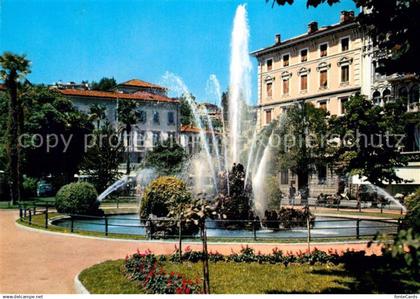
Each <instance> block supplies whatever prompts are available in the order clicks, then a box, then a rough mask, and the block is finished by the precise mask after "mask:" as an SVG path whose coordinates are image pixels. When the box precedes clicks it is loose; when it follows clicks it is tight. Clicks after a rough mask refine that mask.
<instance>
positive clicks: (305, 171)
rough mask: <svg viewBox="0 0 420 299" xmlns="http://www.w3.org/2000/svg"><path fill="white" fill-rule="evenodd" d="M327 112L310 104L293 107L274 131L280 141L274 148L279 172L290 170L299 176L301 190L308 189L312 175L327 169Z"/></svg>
mask: <svg viewBox="0 0 420 299" xmlns="http://www.w3.org/2000/svg"><path fill="white" fill-rule="evenodd" d="M327 116H328V112H327V111H325V110H323V109H320V108H316V107H314V106H313V104H311V103H301V104H299V105H294V106H292V107H291V108H290V109H289V110H288V112H287V115H286V116H285V118H284V119H283V120H280V121H279V125H278V126H277V128H275V129H274V133H275V134H277V135H278V136H279V137H280V140H279V141H280V142H279V144H278V146H277V147H276V148H275V153H276V157H278V160H277V168H278V170H280V169H290V170H291V171H292V172H293V173H295V174H296V175H297V176H298V189H302V188H306V187H307V186H308V179H309V175H310V174H311V173H313V171H314V170H315V169H316V167H317V166H320V165H325V161H326V157H327V153H328V150H329V147H328V144H327V143H326V142H325V137H326V135H327V133H328V130H329V128H328V121H327Z"/></svg>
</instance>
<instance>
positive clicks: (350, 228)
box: [53, 214, 397, 239]
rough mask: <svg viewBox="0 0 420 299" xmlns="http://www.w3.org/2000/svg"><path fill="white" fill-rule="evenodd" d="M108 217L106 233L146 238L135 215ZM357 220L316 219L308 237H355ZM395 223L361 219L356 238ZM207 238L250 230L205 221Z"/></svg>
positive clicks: (392, 228) (82, 223)
mask: <svg viewBox="0 0 420 299" xmlns="http://www.w3.org/2000/svg"><path fill="white" fill-rule="evenodd" d="M107 218H108V232H109V233H117V234H129V235H146V229H145V227H144V223H142V222H140V219H139V215H138V214H125V215H110V216H108V217H107ZM53 224H54V225H58V226H61V227H66V228H70V227H71V220H70V219H69V218H64V219H59V220H55V221H53ZM73 227H74V230H83V231H92V232H104V231H105V220H104V219H103V218H102V219H98V218H84V219H75V220H74V223H73ZM356 227H357V220H356V219H350V218H336V217H334V218H333V217H319V216H318V217H316V220H315V223H314V226H313V228H312V229H311V237H313V238H334V237H355V236H356V231H357V228H356ZM396 231H397V223H395V222H389V221H384V220H362V221H360V223H359V235H360V236H373V235H375V234H376V233H377V232H381V233H395V232H396ZM256 235H257V238H259V239H264V238H266V239H281V238H283V239H293V238H306V237H307V229H306V228H304V227H302V228H293V229H290V230H280V231H273V230H269V229H264V228H263V229H260V230H258V231H257V232H256ZM207 236H208V237H220V238H253V236H254V234H253V232H252V230H244V229H238V230H228V229H223V228H218V227H217V224H216V223H215V222H214V221H211V220H210V221H208V222H207Z"/></svg>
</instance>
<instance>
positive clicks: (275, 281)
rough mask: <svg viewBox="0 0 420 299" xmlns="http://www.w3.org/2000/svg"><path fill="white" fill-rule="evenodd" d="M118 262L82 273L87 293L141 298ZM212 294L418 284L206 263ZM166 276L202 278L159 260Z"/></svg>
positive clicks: (319, 270) (355, 269)
mask: <svg viewBox="0 0 420 299" xmlns="http://www.w3.org/2000/svg"><path fill="white" fill-rule="evenodd" d="M123 263H124V260H117V261H107V262H104V263H101V264H97V265H94V266H92V267H90V268H88V269H86V270H84V271H83V272H82V273H81V275H80V280H81V282H82V283H83V284H84V285H85V287H86V288H87V289H88V290H89V292H91V293H92V294H142V293H144V290H143V289H142V287H141V285H140V284H139V283H136V282H134V281H129V280H128V279H126V278H125V277H124V274H123V272H122V269H121V268H122V265H123ZM209 266H210V285H211V292H212V293H213V294H279V293H280V294H293V293H308V294H318V293H327V294H328V293H329V294H337V293H359V294H360V293H362V294H377V293H379V294H393V293H418V292H419V291H420V283H419V282H417V281H415V279H414V278H411V277H407V275H404V274H401V273H390V272H389V271H388V270H387V267H386V265H376V266H372V265H369V262H367V265H366V266H365V265H348V266H347V265H343V264H340V265H329V264H323V265H313V266H311V265H309V264H292V265H289V266H288V267H285V266H284V265H282V264H276V265H271V264H258V263H233V262H228V263H226V262H220V263H212V262H210V264H209ZM163 267H164V268H165V270H166V271H167V272H170V271H174V272H179V273H183V274H184V275H186V277H188V278H192V279H195V278H197V277H202V264H201V263H200V262H199V263H190V262H184V263H183V264H178V263H172V262H164V263H163Z"/></svg>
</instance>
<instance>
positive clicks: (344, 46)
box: [341, 37, 349, 52]
mask: <svg viewBox="0 0 420 299" xmlns="http://www.w3.org/2000/svg"><path fill="white" fill-rule="evenodd" d="M348 50H349V38H348V37H346V38H343V39H342V40H341V51H343V52H344V51H348Z"/></svg>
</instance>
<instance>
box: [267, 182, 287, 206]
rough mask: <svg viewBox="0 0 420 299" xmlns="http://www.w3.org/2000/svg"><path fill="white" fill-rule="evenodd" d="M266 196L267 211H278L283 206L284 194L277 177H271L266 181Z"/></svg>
mask: <svg viewBox="0 0 420 299" xmlns="http://www.w3.org/2000/svg"><path fill="white" fill-rule="evenodd" d="M265 193H266V194H265V196H266V198H267V209H269V210H277V209H278V208H279V207H280V205H281V199H282V197H283V196H282V192H281V190H280V187H279V182H278V180H277V177H275V176H269V177H267V178H266V180H265Z"/></svg>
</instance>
